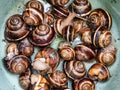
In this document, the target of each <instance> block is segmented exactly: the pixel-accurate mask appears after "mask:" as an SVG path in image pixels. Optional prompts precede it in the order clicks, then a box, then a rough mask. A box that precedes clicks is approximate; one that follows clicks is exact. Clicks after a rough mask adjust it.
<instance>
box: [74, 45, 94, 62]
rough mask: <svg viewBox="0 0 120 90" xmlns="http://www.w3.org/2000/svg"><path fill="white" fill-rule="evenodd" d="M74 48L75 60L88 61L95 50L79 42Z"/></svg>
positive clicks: (92, 56)
mask: <svg viewBox="0 0 120 90" xmlns="http://www.w3.org/2000/svg"><path fill="white" fill-rule="evenodd" d="M74 50H75V55H76V58H77V60H82V61H90V60H91V59H93V58H94V57H95V51H94V49H93V48H92V47H91V46H87V45H84V44H79V45H76V46H75V48H74Z"/></svg>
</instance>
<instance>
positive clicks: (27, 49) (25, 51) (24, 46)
mask: <svg viewBox="0 0 120 90" xmlns="http://www.w3.org/2000/svg"><path fill="white" fill-rule="evenodd" d="M18 50H19V52H20V54H22V55H25V56H28V57H29V56H31V55H32V54H33V52H34V47H33V45H32V44H31V43H30V42H29V41H28V39H24V40H22V41H21V42H20V43H19V44H18Z"/></svg>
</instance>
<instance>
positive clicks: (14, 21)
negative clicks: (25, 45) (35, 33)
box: [5, 14, 30, 41]
mask: <svg viewBox="0 0 120 90" xmlns="http://www.w3.org/2000/svg"><path fill="white" fill-rule="evenodd" d="M6 25H7V26H6V29H5V38H6V40H8V41H20V40H22V39H24V38H25V37H26V36H27V35H28V34H29V32H30V28H29V26H28V25H26V24H25V23H24V21H23V19H22V16H21V15H19V14H15V15H13V16H11V17H10V18H9V19H8V20H7V23H6Z"/></svg>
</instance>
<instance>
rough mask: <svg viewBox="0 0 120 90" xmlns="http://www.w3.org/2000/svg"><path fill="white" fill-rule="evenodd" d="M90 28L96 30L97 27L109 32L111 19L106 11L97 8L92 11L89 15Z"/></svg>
mask: <svg viewBox="0 0 120 90" xmlns="http://www.w3.org/2000/svg"><path fill="white" fill-rule="evenodd" d="M89 19H90V22H91V23H90V24H91V25H90V26H91V28H92V30H96V29H97V28H98V27H99V26H100V27H102V28H103V29H106V30H110V28H111V25H112V19H111V16H110V14H109V13H108V11H106V10H104V9H101V8H98V9H95V10H93V11H92V12H91V13H90V15H89Z"/></svg>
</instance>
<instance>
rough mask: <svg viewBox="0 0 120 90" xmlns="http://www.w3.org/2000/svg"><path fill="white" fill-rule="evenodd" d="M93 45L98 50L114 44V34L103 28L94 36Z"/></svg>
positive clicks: (98, 29)
mask: <svg viewBox="0 0 120 90" xmlns="http://www.w3.org/2000/svg"><path fill="white" fill-rule="evenodd" d="M92 40H93V45H94V46H95V47H96V48H105V47H107V46H108V45H110V44H111V42H112V34H111V32H110V31H108V30H103V29H102V28H101V27H99V28H97V30H96V31H95V32H94V33H93V35H92Z"/></svg>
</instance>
